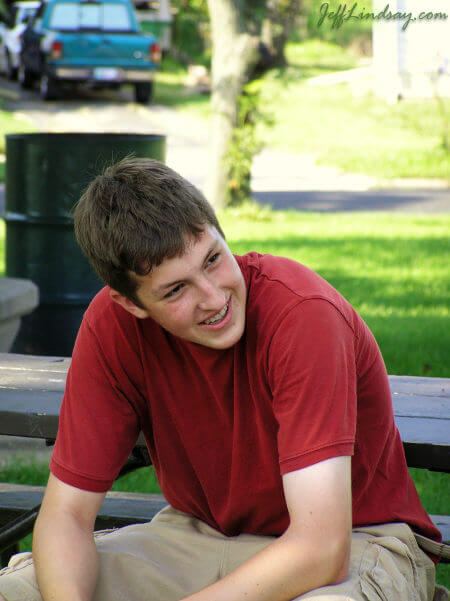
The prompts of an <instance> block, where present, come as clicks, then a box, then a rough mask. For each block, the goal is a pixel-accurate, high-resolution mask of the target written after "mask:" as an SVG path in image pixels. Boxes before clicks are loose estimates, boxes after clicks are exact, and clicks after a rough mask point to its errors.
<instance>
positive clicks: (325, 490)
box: [184, 457, 352, 601]
mask: <svg viewBox="0 0 450 601" xmlns="http://www.w3.org/2000/svg"><path fill="white" fill-rule="evenodd" d="M350 468H351V458H350V457H335V458H332V459H326V460H325V461H321V462H320V463H317V464H315V465H311V466H309V467H306V468H303V469H300V470H297V471H294V472H290V473H288V474H286V475H284V476H283V487H284V493H285V497H286V503H287V507H288V510H289V516H290V520H291V522H290V525H289V527H288V529H287V530H286V532H285V533H284V534H283V535H282V536H280V537H279V538H277V539H275V540H274V541H273V542H272V543H270V544H269V545H268V546H267V547H266V548H265V549H263V550H262V551H260V552H259V553H257V554H256V555H254V556H253V557H252V558H250V559H249V560H247V561H246V562H244V563H243V564H242V565H241V566H240V567H239V568H237V569H236V570H234V571H233V572H231V573H230V574H228V575H227V576H225V577H224V578H223V579H221V580H219V581H218V582H216V583H214V584H212V585H211V586H209V587H207V588H205V589H203V590H201V591H200V592H198V593H195V594H193V595H190V596H189V597H186V598H185V599H184V601H238V600H239V601H240V600H242V601H244V600H245V601H253V600H255V601H256V600H257V601H266V600H267V601H288V600H289V599H292V598H294V597H297V596H298V595H301V594H303V593H305V592H307V591H309V590H312V589H316V588H319V587H321V586H325V585H329V584H337V583H339V582H341V581H343V580H344V579H345V577H346V575H347V571H348V563H349V556H350V540H351V528H352V508H351V469H350Z"/></svg>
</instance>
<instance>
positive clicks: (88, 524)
mask: <svg viewBox="0 0 450 601" xmlns="http://www.w3.org/2000/svg"><path fill="white" fill-rule="evenodd" d="M104 497H105V493H93V492H88V491H84V490H79V489H77V488H74V487H73V486H69V485H68V484H65V483H64V482H61V480H58V478H56V477H55V476H53V474H50V478H49V481H48V485H47V489H46V492H45V496H44V500H43V502H42V507H41V510H40V512H39V516H38V518H37V520H36V525H35V528H34V535H33V558H34V562H35V568H36V576H37V580H38V584H39V589H40V591H41V595H42V597H43V599H44V601H66V600H67V601H90V600H91V598H92V595H93V593H94V589H95V585H96V582H97V575H98V555H97V550H96V547H95V543H94V537H93V529H94V524H95V518H96V517H97V513H98V510H99V509H100V505H101V504H102V501H103V499H104Z"/></svg>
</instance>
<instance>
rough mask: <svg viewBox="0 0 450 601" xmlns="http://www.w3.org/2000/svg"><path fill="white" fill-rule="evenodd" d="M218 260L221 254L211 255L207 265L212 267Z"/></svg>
mask: <svg viewBox="0 0 450 601" xmlns="http://www.w3.org/2000/svg"><path fill="white" fill-rule="evenodd" d="M218 258H219V253H216V254H214V255H211V256H210V257H209V259H208V261H207V265H211V263H215V262H216V261H217V259H218Z"/></svg>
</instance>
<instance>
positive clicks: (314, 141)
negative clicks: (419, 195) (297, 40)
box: [261, 40, 450, 180]
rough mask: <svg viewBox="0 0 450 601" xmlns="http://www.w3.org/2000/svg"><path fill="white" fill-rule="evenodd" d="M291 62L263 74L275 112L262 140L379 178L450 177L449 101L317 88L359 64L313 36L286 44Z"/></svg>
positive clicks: (265, 97) (269, 107) (266, 102)
mask: <svg viewBox="0 0 450 601" xmlns="http://www.w3.org/2000/svg"><path fill="white" fill-rule="evenodd" d="M287 56H288V59H289V63H290V65H289V67H288V68H286V69H277V70H273V71H271V72H270V73H268V74H267V75H266V76H265V78H264V85H263V91H262V101H263V107H264V109H265V111H266V112H267V113H268V114H269V115H270V116H271V117H272V120H273V122H272V124H271V125H264V126H263V127H262V134H261V135H262V138H263V139H264V141H265V143H266V144H267V145H268V146H270V147H272V148H274V147H277V148H279V149H282V150H289V151H291V152H299V153H312V154H314V155H316V156H317V158H318V162H319V163H321V164H327V165H333V166H336V167H340V168H341V169H342V170H344V171H347V172H354V173H362V174H366V175H372V176H374V177H377V178H417V177H419V178H443V179H446V180H449V179H450V176H449V174H450V149H449V148H447V149H445V148H444V146H443V144H442V142H443V133H444V128H447V129H448V121H449V117H450V99H447V100H446V101H443V103H442V107H443V111H444V113H442V110H441V109H440V108H439V104H438V102H437V101H436V100H434V99H430V100H424V101H415V102H413V101H402V102H399V103H397V104H396V105H390V104H387V103H386V102H384V101H382V100H380V99H378V98H377V97H375V96H374V95H373V94H372V92H371V91H370V90H365V89H364V88H362V89H361V88H357V89H356V90H353V89H352V88H351V87H350V86H349V85H347V84H346V83H340V84H333V85H327V86H312V85H310V83H309V79H310V77H311V76H314V75H318V74H322V73H329V72H332V71H337V70H340V69H344V68H349V67H352V66H357V61H356V59H355V57H354V56H353V55H352V54H350V53H349V52H348V51H346V50H344V49H342V48H340V47H337V46H334V45H332V44H326V43H325V42H319V41H317V40H310V41H307V42H304V43H302V44H291V45H289V46H288V48H287Z"/></svg>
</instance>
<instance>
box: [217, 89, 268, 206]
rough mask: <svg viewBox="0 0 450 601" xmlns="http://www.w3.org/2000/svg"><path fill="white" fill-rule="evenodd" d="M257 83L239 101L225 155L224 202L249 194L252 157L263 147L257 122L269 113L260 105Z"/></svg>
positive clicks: (238, 200)
mask: <svg viewBox="0 0 450 601" xmlns="http://www.w3.org/2000/svg"><path fill="white" fill-rule="evenodd" d="M260 85H261V82H260V81H252V82H251V83H249V84H247V85H246V86H245V87H244V89H243V92H242V94H241V95H240V97H239V100H238V119H237V126H236V127H235V128H234V130H233V135H232V139H231V142H230V144H229V146H228V151H227V153H226V154H225V157H224V162H225V165H226V169H227V172H228V189H227V204H228V205H230V206H234V205H238V204H240V203H242V202H244V201H245V200H248V199H250V197H251V188H250V178H251V169H252V162H253V157H254V156H255V155H256V154H257V153H258V152H260V151H261V150H262V148H263V144H262V140H261V137H260V136H259V134H258V131H257V124H261V123H263V122H264V123H269V122H270V119H269V116H268V114H267V113H266V112H264V111H263V110H262V108H261V102H260Z"/></svg>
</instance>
